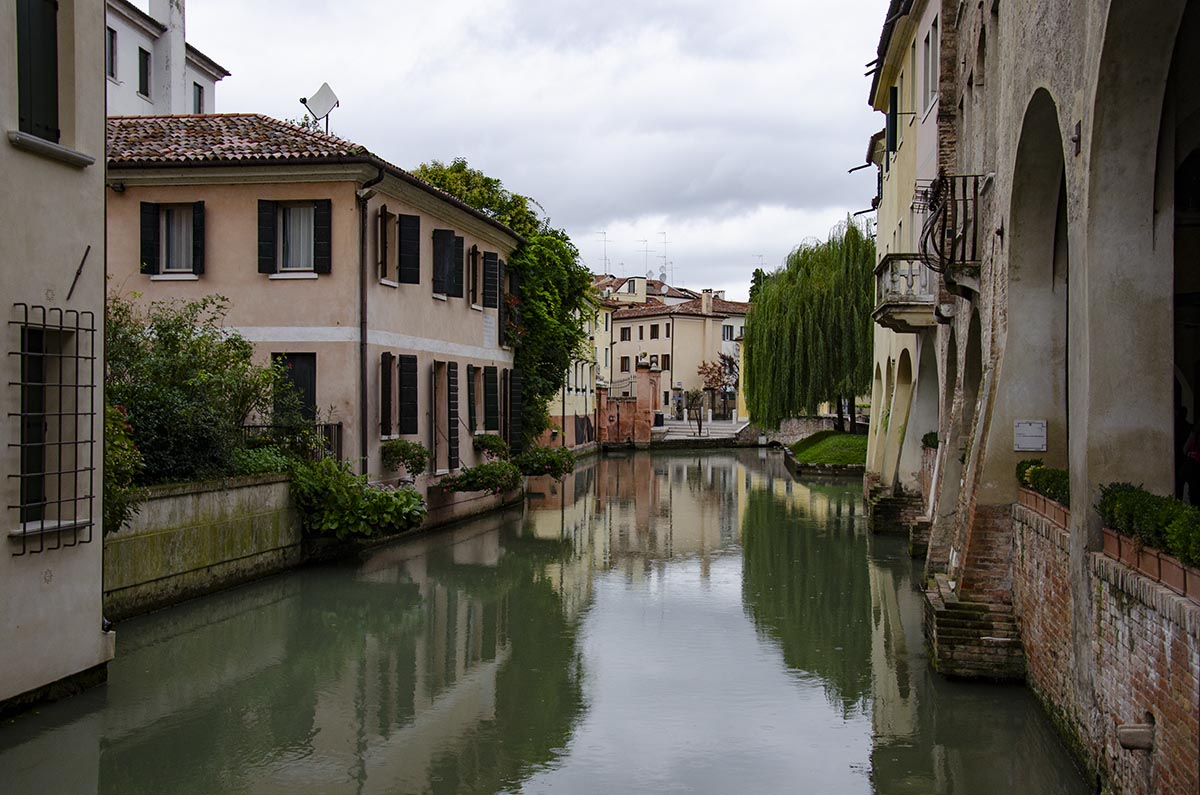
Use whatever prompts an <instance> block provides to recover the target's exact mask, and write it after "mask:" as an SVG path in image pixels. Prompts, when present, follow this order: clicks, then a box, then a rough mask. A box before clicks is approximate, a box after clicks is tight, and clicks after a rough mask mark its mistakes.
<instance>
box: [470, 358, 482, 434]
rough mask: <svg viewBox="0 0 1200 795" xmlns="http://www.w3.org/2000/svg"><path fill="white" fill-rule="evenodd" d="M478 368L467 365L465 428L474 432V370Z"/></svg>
mask: <svg viewBox="0 0 1200 795" xmlns="http://www.w3.org/2000/svg"><path fill="white" fill-rule="evenodd" d="M478 369H479V368H477V367H475V366H474V365H471V364H468V365H467V430H468V431H470V432H471V433H475V425H476V420H475V372H476V371H477V370H478Z"/></svg>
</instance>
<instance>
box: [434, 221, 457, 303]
mask: <svg viewBox="0 0 1200 795" xmlns="http://www.w3.org/2000/svg"><path fill="white" fill-rule="evenodd" d="M453 258H454V230H453V229H435V230H433V291H434V292H435V293H440V294H442V295H447V294H448V291H449V288H450V279H451V278H452V273H451V271H452V268H453Z"/></svg>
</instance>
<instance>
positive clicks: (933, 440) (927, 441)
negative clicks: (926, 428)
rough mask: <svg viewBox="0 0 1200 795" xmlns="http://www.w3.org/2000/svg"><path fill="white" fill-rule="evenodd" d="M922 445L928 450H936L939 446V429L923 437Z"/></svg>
mask: <svg viewBox="0 0 1200 795" xmlns="http://www.w3.org/2000/svg"><path fill="white" fill-rule="evenodd" d="M921 446H922V447H924V448H925V449H926V450H936V449H937V448H938V435H937V431H930V432H929V433H927V434H925V435H924V436H922V437H921Z"/></svg>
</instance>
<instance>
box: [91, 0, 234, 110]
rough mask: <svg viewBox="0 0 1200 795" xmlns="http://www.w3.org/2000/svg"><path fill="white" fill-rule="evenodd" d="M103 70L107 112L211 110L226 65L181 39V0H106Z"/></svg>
mask: <svg viewBox="0 0 1200 795" xmlns="http://www.w3.org/2000/svg"><path fill="white" fill-rule="evenodd" d="M106 6H107V14H106V22H105V29H104V71H105V74H106V75H107V77H108V83H107V86H108V115H110V116H159V115H166V114H173V115H178V114H184V113H215V112H216V110H217V96H216V95H217V83H218V82H219V81H221V80H222V79H223V78H226V77H229V71H228V70H227V69H225V68H224V67H223V66H221V65H220V64H219V63H217V62H216V61H214V60H213V59H211V58H209V57H208V56H207V55H205V54H204V53H202V52H200V51H199V50H197V49H196V48H195V47H193V46H192V45H190V44H188V43H187V39H186V35H185V27H186V26H185V14H184V0H150V13H146V12H145V11H142V10H141V9H140V8H138V7H137V6H136V5H134V4H133V3H131V2H129V0H107V3H106Z"/></svg>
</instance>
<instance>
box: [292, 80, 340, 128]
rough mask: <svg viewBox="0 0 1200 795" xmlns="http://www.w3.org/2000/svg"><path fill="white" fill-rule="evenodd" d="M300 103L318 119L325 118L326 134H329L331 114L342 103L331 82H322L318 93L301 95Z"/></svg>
mask: <svg viewBox="0 0 1200 795" xmlns="http://www.w3.org/2000/svg"><path fill="white" fill-rule="evenodd" d="M300 104H301V105H303V106H304V109H305V110H306V111H308V112H309V113H310V114H311V115H312V117H313V119H315V120H316V121H320V120H321V119H324V120H325V134H326V135H329V114H330V113H332V112H333V109H334V108H336V107H338V106H339V105H341V103H340V102H338V98H337V94H335V93H333V89H332V88H330V87H329V84H328V83H322V84H321V87H320V88H318V89H317V93H315V94H313V95H312V96H311V97H300Z"/></svg>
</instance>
